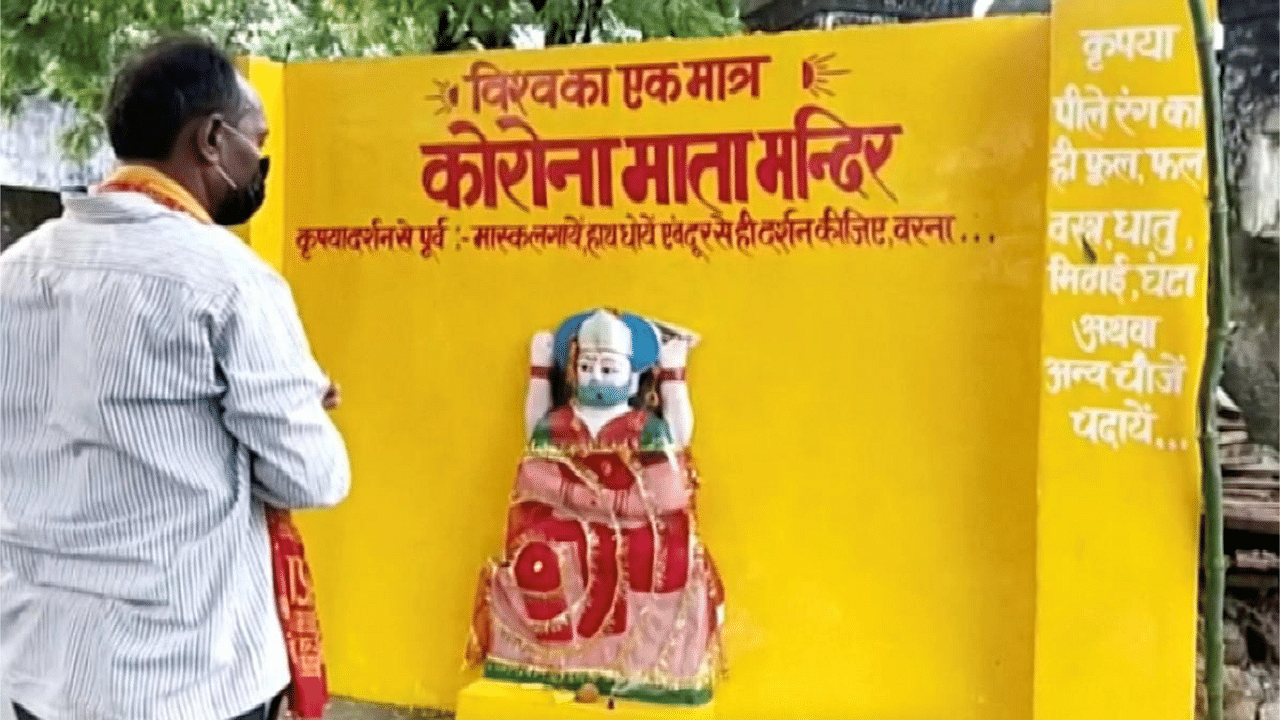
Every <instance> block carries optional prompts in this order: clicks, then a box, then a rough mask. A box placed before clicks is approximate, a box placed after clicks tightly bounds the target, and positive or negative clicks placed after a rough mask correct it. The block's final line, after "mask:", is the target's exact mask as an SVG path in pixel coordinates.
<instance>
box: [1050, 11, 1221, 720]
mask: <svg viewBox="0 0 1280 720" xmlns="http://www.w3.org/2000/svg"><path fill="white" fill-rule="evenodd" d="M1152 27H1157V28H1159V27H1169V28H1172V30H1171V33H1172V35H1171V37H1172V39H1173V43H1172V45H1171V46H1170V50H1171V52H1170V53H1169V55H1168V56H1167V57H1165V56H1160V57H1152V56H1153V55H1156V53H1154V52H1148V54H1147V55H1144V54H1142V53H1136V54H1135V55H1134V56H1133V57H1128V56H1126V55H1124V54H1119V55H1116V54H1109V53H1105V54H1103V55H1100V56H1093V61H1091V59H1090V58H1091V53H1087V52H1086V48H1087V47H1088V45H1087V44H1086V43H1088V42H1089V38H1090V37H1094V36H1095V33H1094V31H1102V30H1114V29H1116V28H1120V29H1127V28H1152ZM1122 37H1123V36H1122ZM1193 40H1194V38H1193V33H1192V29H1191V27H1190V21H1189V17H1188V9H1187V3H1186V2H1185V0H1127V1H1126V2H1116V3H1099V2H1096V1H1095V0H1060V1H1059V2H1055V3H1054V15H1053V19H1052V40H1051V44H1052V48H1053V53H1052V65H1051V70H1050V88H1049V92H1050V95H1051V96H1052V97H1053V98H1058V99H1059V101H1060V102H1061V98H1064V97H1066V93H1067V88H1068V86H1070V85H1075V86H1076V87H1077V88H1079V89H1080V90H1081V91H1082V92H1083V93H1084V94H1086V95H1089V94H1091V91H1090V90H1089V87H1090V86H1092V87H1093V88H1095V89H1096V90H1097V92H1098V95H1099V96H1100V97H1104V98H1109V99H1110V100H1109V101H1108V102H1109V103H1111V104H1110V105H1109V108H1108V112H1107V113H1105V114H1104V117H1103V120H1105V124H1104V123H1103V122H1100V121H1097V118H1096V117H1094V116H1090V117H1091V120H1090V122H1089V125H1088V126H1081V125H1080V124H1078V123H1075V122H1073V121H1072V120H1071V119H1070V118H1071V115H1070V114H1069V113H1068V114H1066V119H1065V120H1064V119H1060V118H1058V117H1056V115H1057V114H1056V113H1051V115H1050V121H1049V126H1048V128H1047V133H1046V135H1047V137H1048V139H1049V143H1050V147H1051V148H1052V147H1055V146H1056V145H1057V143H1058V142H1059V139H1064V140H1065V142H1067V143H1070V145H1071V147H1073V148H1076V149H1083V150H1087V151H1089V152H1093V151H1099V150H1100V151H1103V152H1115V151H1120V152H1121V153H1123V152H1125V151H1128V150H1132V149H1137V150H1140V151H1142V154H1141V155H1140V157H1139V167H1138V168H1137V172H1138V174H1139V175H1140V177H1141V180H1140V181H1139V180H1136V179H1129V178H1128V177H1127V176H1126V175H1127V171H1126V173H1125V174H1122V176H1119V177H1111V178H1106V177H1102V176H1100V177H1098V178H1095V179H1094V180H1091V179H1090V177H1089V175H1090V172H1089V167H1090V165H1091V164H1092V163H1090V162H1089V161H1088V156H1079V157H1078V160H1079V165H1078V170H1079V173H1078V175H1077V176H1076V177H1074V178H1068V177H1065V174H1064V176H1063V177H1062V178H1061V180H1062V181H1061V182H1060V183H1053V182H1051V183H1050V185H1049V188H1048V192H1047V195H1046V207H1047V211H1048V213H1049V216H1050V218H1052V217H1053V215H1054V214H1055V213H1059V212H1093V211H1103V212H1105V213H1107V214H1108V215H1109V216H1110V218H1109V219H1108V221H1107V224H1106V226H1105V231H1104V233H1103V234H1102V236H1101V238H1100V239H1099V238H1094V239H1093V242H1092V243H1091V251H1092V253H1093V259H1092V261H1091V260H1090V259H1089V257H1088V251H1086V249H1085V247H1084V244H1083V243H1087V242H1089V238H1084V237H1075V236H1074V234H1072V236H1071V237H1068V238H1067V239H1066V240H1065V241H1064V242H1058V241H1056V240H1053V239H1050V240H1049V241H1048V242H1047V243H1046V245H1047V251H1048V254H1049V256H1050V258H1052V257H1053V256H1060V257H1061V258H1062V259H1064V260H1065V261H1067V262H1069V263H1071V264H1073V265H1078V266H1082V267H1088V268H1092V269H1097V268H1103V269H1105V268H1115V267H1118V266H1120V263H1124V262H1127V263H1129V264H1130V265H1133V264H1138V265H1142V266H1146V267H1147V268H1148V269H1147V270H1144V271H1138V270H1130V271H1129V272H1128V273H1127V274H1126V275H1125V280H1126V282H1125V285H1124V286H1123V287H1124V290H1123V292H1120V293H1118V294H1116V295H1113V294H1111V293H1108V292H1103V293H1088V292H1085V291H1084V290H1083V286H1082V287H1081V289H1080V291H1079V292H1077V291H1076V289H1074V288H1072V287H1069V286H1065V287H1064V286H1059V287H1057V288H1055V287H1054V283H1053V282H1050V284H1049V287H1048V288H1047V293H1046V295H1045V302H1044V318H1043V327H1044V331H1043V354H1044V362H1045V375H1044V378H1043V380H1042V382H1041V387H1042V398H1041V406H1042V408H1043V414H1042V418H1041V427H1040V461H1039V462H1040V471H1039V493H1040V508H1039V514H1040V520H1039V525H1038V533H1039V537H1038V555H1037V575H1038V583H1037V593H1038V609H1037V620H1036V662H1035V665H1036V680H1035V688H1036V689H1035V708H1036V713H1035V718H1036V719H1037V720H1081V719H1082V718H1088V719H1089V720H1131V719H1132V718H1143V719H1144V720H1145V719H1150V720H1165V719H1168V720H1185V719H1186V718H1189V717H1191V713H1192V700H1193V690H1194V673H1195V664H1194V663H1195V622H1196V577H1197V575H1196V567H1197V566H1196V554H1197V531H1198V525H1197V522H1198V515H1199V458H1198V454H1197V448H1196V410H1195V397H1196V390H1197V387H1198V384H1199V373H1200V367H1201V365H1202V364H1203V362H1204V339H1205V277H1204V264H1205V254H1206V250H1205V248H1206V242H1205V241H1206V235H1207V227H1208V226H1207V214H1206V205H1205V200H1204V198H1205V192H1206V184H1205V182H1204V177H1205V175H1203V174H1200V175H1199V176H1195V175H1192V176H1189V177H1183V178H1166V179H1162V178H1161V177H1160V176H1159V172H1158V167H1156V166H1153V164H1152V162H1151V159H1152V158H1151V156H1150V155H1149V154H1148V153H1147V150H1149V149H1152V148H1155V149H1161V148H1175V149H1178V152H1179V154H1182V153H1189V154H1191V155H1194V154H1196V153H1199V154H1201V155H1203V148H1204V132H1203V129H1202V128H1203V122H1202V119H1203V118H1202V113H1199V112H1197V113H1196V115H1195V119H1196V122H1195V126H1194V127H1186V128H1182V129H1179V128H1178V127H1176V126H1171V124H1170V122H1169V120H1168V119H1167V118H1166V116H1165V108H1166V106H1167V105H1168V103H1167V101H1166V98H1169V97H1170V96H1175V97H1176V96H1179V95H1182V96H1188V95H1189V96H1193V97H1195V96H1199V95H1200V92H1201V91H1200V83H1199V77H1198V74H1197V70H1196V52H1195V48H1194V45H1193ZM1126 45H1127V44H1126V43H1121V45H1120V46H1119V47H1125V46H1126ZM1103 47H1107V48H1110V47H1111V44H1110V43H1109V42H1106V43H1104V45H1103ZM1137 47H1138V48H1146V49H1147V50H1148V51H1152V50H1154V49H1155V47H1156V46H1155V45H1154V44H1151V43H1146V42H1141V43H1139V44H1138V45H1137ZM1125 97H1129V98H1143V97H1154V98H1158V99H1159V102H1160V104H1159V117H1157V118H1156V119H1155V121H1154V122H1152V121H1151V120H1149V119H1148V120H1143V121H1142V122H1137V121H1135V120H1134V117H1133V116H1132V115H1131V114H1129V113H1127V112H1123V113H1121V114H1120V115H1119V116H1117V115H1116V113H1115V112H1114V109H1115V107H1122V108H1125V109H1126V110H1127V109H1128V108H1129V107H1131V106H1130V105H1128V104H1122V105H1119V106H1117V105H1115V104H1114V103H1116V102H1117V101H1118V100H1117V99H1119V101H1123V99H1124V98H1125ZM1124 102H1126V103H1127V101H1124ZM1134 107H1136V106H1134ZM1122 122H1123V124H1121V123H1122ZM1068 157H1070V156H1068V155H1064V156H1063V158H1064V159H1066V158H1068ZM1094 157H1098V158H1103V157H1118V156H1115V155H1108V156H1104V155H1096V156H1094ZM1051 158H1052V156H1051ZM1063 167H1064V168H1065V167H1067V165H1064V166H1063ZM1099 167H1101V165H1099ZM1126 167H1127V166H1126ZM1131 211H1159V212H1170V211H1172V212H1175V213H1178V216H1179V217H1178V226H1177V227H1178V230H1177V232H1176V237H1175V240H1176V241H1175V243H1173V245H1172V246H1171V247H1167V248H1162V247H1159V244H1158V243H1153V244H1151V245H1149V246H1141V245H1135V244H1133V243H1131V242H1129V241H1127V240H1124V239H1122V237H1123V235H1122V233H1120V232H1117V230H1118V228H1117V226H1116V223H1115V220H1114V218H1115V215H1114V213H1115V212H1120V213H1129V212H1131ZM1125 217H1128V216H1127V215H1126V216H1125ZM1099 240H1100V241H1099ZM1166 266H1190V267H1191V268H1193V269H1194V271H1195V285H1194V288H1193V289H1192V291H1191V292H1188V293H1185V294H1181V295H1180V296H1176V297H1160V296H1158V295H1155V294H1153V293H1151V292H1150V291H1149V290H1150V288H1148V287H1147V285H1146V283H1145V282H1144V277H1143V276H1144V275H1145V274H1148V273H1155V272H1159V270H1157V269H1158V268H1161V267H1166ZM1085 272H1086V273H1089V272H1091V270H1085ZM1048 273H1049V275H1047V277H1051V276H1052V273H1053V269H1052V266H1051V267H1050V268H1049V269H1048ZM1152 277H1155V275H1154V274H1152ZM1086 315H1104V316H1108V317H1114V316H1126V317H1144V318H1152V319H1155V320H1156V321H1157V326H1156V328H1157V329H1156V333H1155V342H1154V343H1153V347H1148V348H1134V347H1133V346H1132V345H1131V344H1130V345H1129V346H1128V347H1123V348H1121V347H1115V346H1114V345H1111V346H1098V347H1096V348H1095V347H1091V346H1092V343H1091V342H1090V341H1088V340H1086V342H1085V343H1084V345H1083V346H1082V345H1081V344H1080V343H1079V342H1078V341H1077V339H1076V337H1075V334H1074V332H1073V329H1072V326H1073V323H1079V322H1081V318H1082V317H1084V316H1086ZM1138 349H1141V351H1142V352H1144V353H1145V354H1146V355H1147V356H1148V358H1149V360H1150V361H1151V362H1156V363H1161V364H1166V363H1167V364H1174V363H1176V362H1183V363H1185V367H1186V373H1185V376H1184V379H1183V380H1184V381H1183V383H1182V386H1181V387H1180V388H1173V387H1169V388H1159V387H1157V388H1155V389H1154V390H1153V391H1142V392H1133V391H1129V390H1126V389H1125V388H1122V387H1118V386H1117V385H1116V381H1117V377H1119V379H1120V380H1128V377H1127V372H1125V371H1121V374H1120V375H1119V376H1116V375H1115V370H1116V368H1118V367H1120V366H1121V365H1123V364H1124V363H1126V362H1129V363H1131V362H1133V359H1134V352H1135V350H1138ZM1055 359H1064V360H1070V361H1076V360H1080V361H1090V362H1097V361H1101V362H1106V363H1109V364H1110V366H1109V368H1108V371H1107V372H1108V374H1107V375H1106V376H1104V377H1105V383H1106V385H1107V386H1106V387H1105V388H1102V387H1098V385H1097V384H1095V383H1091V382H1082V383H1078V384H1075V385H1073V386H1072V387H1070V388H1062V389H1059V390H1058V391H1057V392H1054V391H1052V389H1051V388H1052V386H1053V382H1052V379H1051V376H1050V374H1049V373H1050V367H1051V365H1052V364H1053V362H1054V360H1055ZM1126 384H1127V383H1126ZM1127 401H1133V402H1137V403H1139V404H1140V405H1142V406H1146V407H1149V408H1150V411H1151V412H1152V413H1153V414H1154V416H1155V417H1154V421H1153V424H1152V427H1151V433H1150V434H1149V435H1147V434H1146V433H1145V432H1143V427H1142V424H1141V423H1140V424H1139V425H1137V426H1135V427H1134V429H1136V430H1138V432H1137V433H1132V434H1130V435H1129V436H1128V438H1127V439H1125V438H1123V437H1120V436H1117V435H1115V434H1107V433H1104V434H1103V435H1102V436H1101V437H1100V438H1099V439H1098V441H1097V442H1095V441H1093V439H1092V438H1090V437H1089V432H1088V423H1087V421H1082V422H1081V423H1080V426H1079V428H1077V424H1076V423H1075V422H1074V421H1073V418H1072V415H1071V413H1073V412H1075V413H1079V412H1081V410H1082V408H1090V407H1092V408H1102V409H1125V408H1126V406H1125V402H1127ZM1080 430H1082V431H1083V433H1082V432H1079V431H1080ZM1144 436H1145V437H1144Z"/></svg>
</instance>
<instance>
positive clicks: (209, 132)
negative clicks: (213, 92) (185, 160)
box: [191, 113, 225, 165]
mask: <svg viewBox="0 0 1280 720" xmlns="http://www.w3.org/2000/svg"><path fill="white" fill-rule="evenodd" d="M194 122H195V129H194V130H193V131H192V133H191V142H192V144H194V145H195V151H196V157H197V158H199V159H200V160H203V161H204V162H205V163H208V164H209V165H217V164H218V162H219V161H220V160H221V159H222V149H221V144H220V143H221V142H222V137H221V134H220V133H219V132H218V131H219V130H221V129H222V124H223V123H224V122H225V120H224V119H223V117H222V114H221V113H214V114H212V115H209V116H207V117H205V118H203V119H200V120H195V121H194Z"/></svg>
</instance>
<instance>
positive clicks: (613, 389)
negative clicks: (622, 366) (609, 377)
mask: <svg viewBox="0 0 1280 720" xmlns="http://www.w3.org/2000/svg"><path fill="white" fill-rule="evenodd" d="M627 390H628V388H627V386H626V385H602V384H600V383H596V382H584V383H579V384H578V402H580V403H582V404H583V405H590V406H592V407H613V406H614V405H621V404H623V403H625V402H626V401H627V398H628V397H629V393H628V392H627Z"/></svg>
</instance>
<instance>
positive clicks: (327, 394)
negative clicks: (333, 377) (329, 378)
mask: <svg viewBox="0 0 1280 720" xmlns="http://www.w3.org/2000/svg"><path fill="white" fill-rule="evenodd" d="M320 403H321V404H322V405H324V409H325V410H332V409H334V408H336V407H338V405H340V404H342V388H341V387H339V386H338V384H337V383H335V382H330V383H329V387H328V388H326V389H325V391H324V398H322V399H321V400H320Z"/></svg>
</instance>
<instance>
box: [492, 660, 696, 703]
mask: <svg viewBox="0 0 1280 720" xmlns="http://www.w3.org/2000/svg"><path fill="white" fill-rule="evenodd" d="M484 676H485V677H487V678H489V679H491V680H505V681H507V682H517V683H542V684H543V685H547V686H549V687H553V688H556V689H558V690H577V689H578V688H580V687H582V686H583V685H584V684H586V683H592V684H594V685H595V686H596V689H598V690H599V691H600V695H601V696H603V697H615V698H619V699H623V700H639V701H640V702H649V703H657V704H660V705H706V704H707V703H709V702H711V688H710V687H701V688H665V687H661V686H659V685H631V686H628V687H625V688H617V690H616V692H615V686H616V685H618V681H617V680H616V679H614V678H611V677H608V676H605V675H595V674H593V673H589V672H578V673H574V672H568V673H566V672H556V671H554V670H531V669H527V668H522V667H517V666H515V665H508V664H507V663H503V662H498V661H496V660H488V661H486V662H485V664H484Z"/></svg>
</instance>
